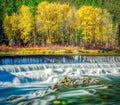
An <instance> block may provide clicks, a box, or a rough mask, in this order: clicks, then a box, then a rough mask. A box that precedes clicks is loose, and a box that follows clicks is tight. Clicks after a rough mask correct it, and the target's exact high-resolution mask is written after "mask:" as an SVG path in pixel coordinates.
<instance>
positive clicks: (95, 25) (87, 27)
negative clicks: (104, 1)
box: [76, 6, 112, 46]
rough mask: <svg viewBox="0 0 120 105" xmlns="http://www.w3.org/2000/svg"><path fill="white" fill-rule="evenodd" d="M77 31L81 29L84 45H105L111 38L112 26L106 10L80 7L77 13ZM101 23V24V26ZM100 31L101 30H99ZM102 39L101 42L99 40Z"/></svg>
mask: <svg viewBox="0 0 120 105" xmlns="http://www.w3.org/2000/svg"><path fill="white" fill-rule="evenodd" d="M76 17H77V21H78V29H79V28H80V29H82V30H83V32H82V34H83V38H82V39H83V41H84V45H85V46H87V45H89V44H90V45H92V46H95V45H96V44H100V43H102V44H105V43H107V42H108V41H107V40H108V39H110V37H111V36H109V35H110V32H112V24H111V23H110V15H109V14H108V12H107V11H106V10H102V9H100V8H95V7H92V6H82V7H81V8H80V9H79V10H78V11H77V12H76ZM101 23H102V24H101ZM100 29H102V30H100ZM101 31H102V33H101ZM101 37H102V40H101Z"/></svg>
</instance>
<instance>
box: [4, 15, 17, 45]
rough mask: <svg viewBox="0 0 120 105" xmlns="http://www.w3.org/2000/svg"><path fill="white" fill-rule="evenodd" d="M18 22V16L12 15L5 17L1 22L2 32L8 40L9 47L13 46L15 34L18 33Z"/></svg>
mask: <svg viewBox="0 0 120 105" xmlns="http://www.w3.org/2000/svg"><path fill="white" fill-rule="evenodd" d="M18 20H19V17H18V14H15V13H14V14H13V15H12V16H8V15H6V16H5V18H4V21H3V27H4V32H5V35H6V37H7V38H8V40H9V45H10V46H13V45H14V44H15V38H16V34H17V32H18Z"/></svg>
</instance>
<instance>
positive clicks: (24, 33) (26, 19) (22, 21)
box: [18, 5, 33, 44]
mask: <svg viewBox="0 0 120 105" xmlns="http://www.w3.org/2000/svg"><path fill="white" fill-rule="evenodd" d="M18 27H19V30H20V34H21V37H20V38H21V39H22V40H23V43H24V44H27V43H28V42H30V41H31V38H32V35H31V32H32V29H33V21H32V13H31V12H30V8H29V7H27V6H25V5H23V6H22V7H21V8H20V10H19V24H18Z"/></svg>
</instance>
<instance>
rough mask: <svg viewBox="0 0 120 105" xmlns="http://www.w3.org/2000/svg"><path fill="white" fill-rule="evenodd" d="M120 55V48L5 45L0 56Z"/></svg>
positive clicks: (0, 51)
mask: <svg viewBox="0 0 120 105" xmlns="http://www.w3.org/2000/svg"><path fill="white" fill-rule="evenodd" d="M76 54H77V55H88V56H89V55H96V56H100V55H103V56H104V55H105V56H107V55H116V56H117V55H120V48H116V49H85V48H83V47H62V46H59V47H58V46H57V47H56V46H53V47H3V48H1V49H0V56H21V55H23V56H24V55H76Z"/></svg>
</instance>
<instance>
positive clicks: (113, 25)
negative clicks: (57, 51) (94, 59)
mask: <svg viewBox="0 0 120 105" xmlns="http://www.w3.org/2000/svg"><path fill="white" fill-rule="evenodd" d="M119 5H120V1H119V0H47V1H44V0H1V1H0V45H8V46H16V45H17V46H48V45H62V46H84V47H95V48H102V47H105V48H113V47H117V46H119V45H120V7H119Z"/></svg>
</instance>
